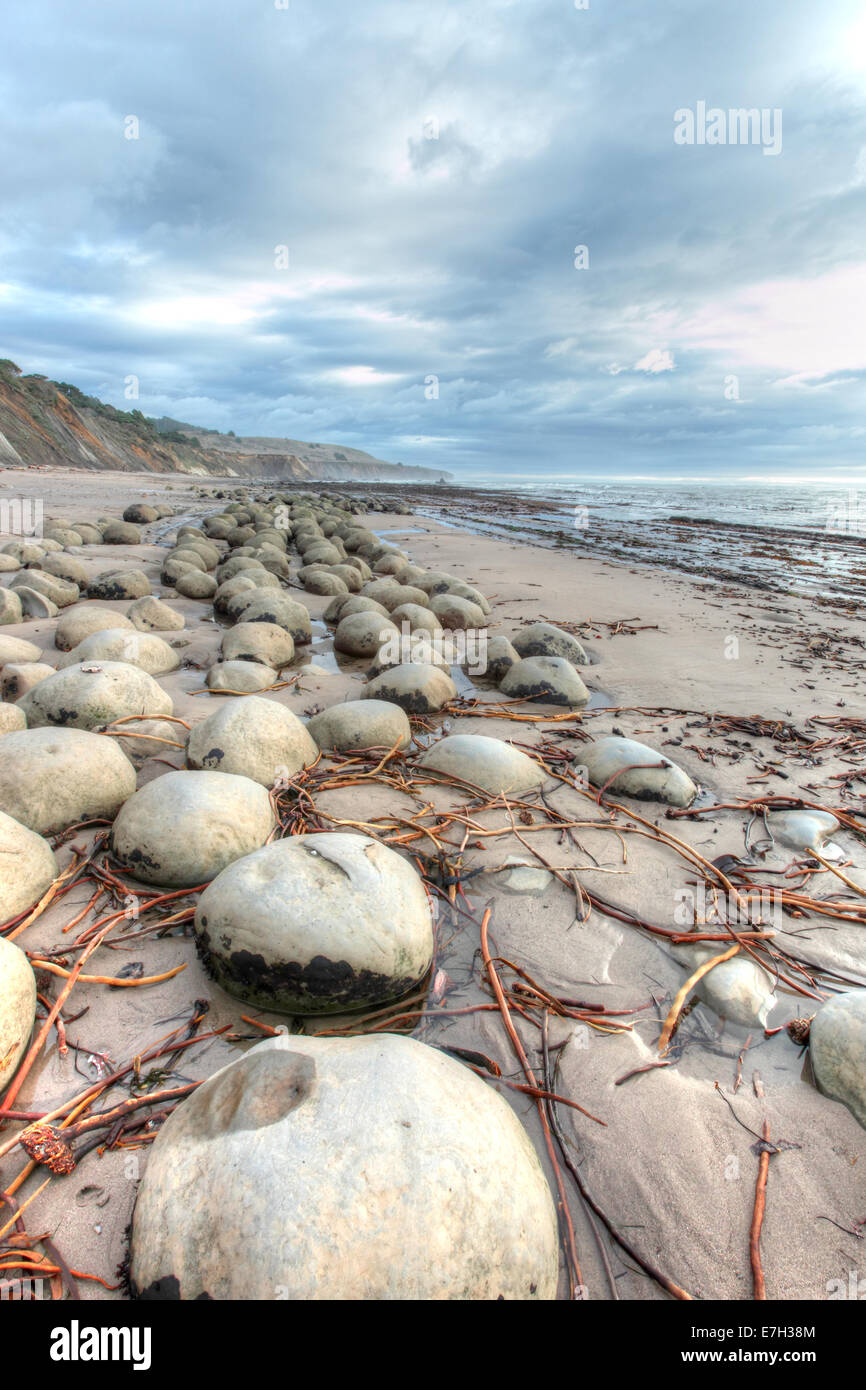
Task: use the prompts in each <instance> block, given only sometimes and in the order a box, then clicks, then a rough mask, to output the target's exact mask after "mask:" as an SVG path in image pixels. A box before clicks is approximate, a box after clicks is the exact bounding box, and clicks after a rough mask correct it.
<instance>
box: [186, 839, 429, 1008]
mask: <svg viewBox="0 0 866 1390" xmlns="http://www.w3.org/2000/svg"><path fill="white" fill-rule="evenodd" d="M195 921H196V935H197V938H198V942H199V947H200V950H201V952H202V955H203V957H204V959H205V962H206V964H207V965H208V968H209V969H210V970H212V971H213V973H214V975H215V976H216V978H217V980H218V981H219V982H220V984H222V985H223V987H224V988H225V989H226V990H227V991H228V992H229V993H230V994H234V995H236V996H237V997H238V998H240V999H244V1000H246V1001H247V1002H250V1003H254V1004H256V1005H257V1006H259V1007H261V1008H267V1009H276V1010H277V1011H279V1012H283V1013H334V1012H338V1011H342V1010H345V1009H356V1008H372V1007H374V1006H375V1005H376V1004H379V1003H381V1002H382V1001H383V1000H386V999H397V998H399V997H400V996H401V995H402V994H405V993H406V992H407V990H409V989H411V988H413V986H415V985H416V984H417V983H418V981H419V980H421V979H422V977H423V976H424V975H425V974H426V972H427V970H428V969H429V966H430V961H431V959H432V955H433V928H432V919H431V913H430V906H429V902H428V899H427V894H426V892H425V891H424V885H423V884H422V882H421V879H420V878H419V876H418V874H417V872H416V870H415V869H414V868H413V867H412V865H411V864H410V863H409V862H408V861H407V860H406V859H403V858H402V857H401V856H400V855H399V854H397V853H396V852H395V851H394V850H391V849H388V848H387V847H386V846H385V845H382V844H380V843H379V842H378V840H373V839H370V837H369V836H367V835H349V834H341V833H335V834H314V835H293V836H290V837H288V838H286V839H283V840H277V841H276V842H275V843H274V844H272V845H267V846H266V847H265V848H264V849H262V850H259V851H258V852H257V853H256V854H251V855H248V856H247V857H246V858H245V859H243V860H240V861H239V862H238V863H236V864H233V865H231V866H230V867H229V868H228V869H226V870H225V871H224V872H223V873H222V874H220V875H219V877H218V878H217V879H215V880H214V882H213V883H212V884H211V885H210V888H208V889H207V890H206V892H205V893H204V894H203V895H202V897H201V899H200V901H199V905H198V909H197V911H196V919H195Z"/></svg>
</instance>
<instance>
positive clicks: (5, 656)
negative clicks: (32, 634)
mask: <svg viewBox="0 0 866 1390" xmlns="http://www.w3.org/2000/svg"><path fill="white" fill-rule="evenodd" d="M41 655H42V652H41V651H40V649H39V648H38V647H37V645H36V643H35V642H28V641H26V640H25V638H23V637H6V636H4V634H3V633H2V632H0V666H5V665H6V663H7V662H9V661H38V660H39V658H40V656H41Z"/></svg>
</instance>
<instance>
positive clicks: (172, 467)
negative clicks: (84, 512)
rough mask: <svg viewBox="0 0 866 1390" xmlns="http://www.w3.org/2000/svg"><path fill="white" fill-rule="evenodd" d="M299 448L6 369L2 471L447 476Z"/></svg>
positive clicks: (351, 453)
mask: <svg viewBox="0 0 866 1390" xmlns="http://www.w3.org/2000/svg"><path fill="white" fill-rule="evenodd" d="M170 423H171V424H172V425H173V424H174V423H175V422H170ZM296 444H297V441H295V440H285V441H283V440H276V439H261V440H259V439H243V438H235V437H234V436H229V435H222V434H218V433H217V432H216V431H213V430H205V429H201V430H198V429H196V428H195V427H193V426H189V425H178V426H177V428H168V429H167V428H166V422H165V421H154V420H150V419H148V418H147V416H145V415H143V414H142V412H141V411H140V410H131V411H125V410H117V409H116V408H115V407H114V406H113V405H108V404H106V403H105V402H104V401H100V400H98V399H97V398H96V397H95V396H85V395H84V393H83V392H82V391H79V390H78V388H77V387H75V386H70V385H69V384H68V383H66V382H57V381H49V380H48V378H47V377H44V376H24V375H22V373H21V372H20V370H19V368H18V367H16V366H15V363H14V362H10V361H9V360H8V359H4V360H2V361H0V467H6V468H9V467H23V468H92V469H96V470H98V469H116V470H121V471H128V472H131V473H141V472H149V473H197V474H200V475H207V474H212V475H214V476H216V477H237V478H272V479H275V480H276V479H286V480H290V481H296V482H305V481H315V480H327V481H331V482H339V481H352V480H363V479H366V480H370V481H373V480H376V479H385V480H388V481H391V482H399V481H405V482H423V481H425V480H429V481H433V480H434V479H436V478H438V477H439V476H441V475H440V473H439V472H438V470H432V469H427V468H409V467H405V468H404V467H403V466H402V465H401V464H393V463H385V462H384V461H382V460H381V459H375V458H373V457H372V456H371V455H369V454H363V453H361V451H360V450H356V449H345V450H343V451H341V450H340V449H339V447H338V446H334V445H322V444H311V445H309V446H308V451H309V457H308V458H304V457H301V456H300V455H299V454H298V453H295V452H293V451H292V450H293V447H294V446H296ZM300 448H301V449H304V448H305V446H300Z"/></svg>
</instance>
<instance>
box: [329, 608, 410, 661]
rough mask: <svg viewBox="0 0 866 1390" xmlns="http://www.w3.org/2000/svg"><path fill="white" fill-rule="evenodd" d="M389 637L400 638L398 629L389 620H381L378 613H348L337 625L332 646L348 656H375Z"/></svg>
mask: <svg viewBox="0 0 866 1390" xmlns="http://www.w3.org/2000/svg"><path fill="white" fill-rule="evenodd" d="M389 637H390V638H392V639H397V640H399V637H400V630H399V628H398V627H397V626H396V624H395V623H392V622H391V620H390V619H389V618H381V617H380V616H379V614H378V613H364V612H362V613H349V614H348V615H347V616H346V617H345V618H341V619H340V621H339V623H338V624H337V630H336V632H335V633H334V646H335V648H336V650H337V651H338V652H346V653H347V655H349V656H375V654H376V652H377V651H378V650H379V648H380V647H381V646H382V644H383V642H385V641H386V639H387V638H389Z"/></svg>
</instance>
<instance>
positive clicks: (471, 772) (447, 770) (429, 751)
mask: <svg viewBox="0 0 866 1390" xmlns="http://www.w3.org/2000/svg"><path fill="white" fill-rule="evenodd" d="M417 765H418V767H422V768H424V769H425V770H426V771H428V772H437V773H442V774H443V775H444V776H446V777H449V778H453V779H454V780H455V781H458V782H463V783H466V784H468V785H469V786H471V787H473V788H475V787H479V788H480V789H481V790H482V791H484V792H487V793H489V795H491V796H500V795H501V794H502V793H503V792H511V793H514V794H517V795H520V794H521V793H522V792H528V791H533V790H535V789H536V788H538V787H540V786H542V784H543V783H544V781H545V777H546V774H545V771H544V769H543V768H542V767H539V765H538V763H537V762H535V761H534V760H533V759H532V758H530V757H529V756H528V755H527V754H526V753H523V752H521V750H520V749H519V748H515V747H513V745H512V744H510V743H505V742H504V741H503V740H502V739H499V738H486V737H485V736H484V735H483V734H449V735H448V736H447V737H446V738H442V739H439V741H438V742H437V743H433V744H431V745H430V747H429V748H426V749H425V750H424V752H423V753H422V754H421V756H420V757H419V759H418V763H417Z"/></svg>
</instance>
